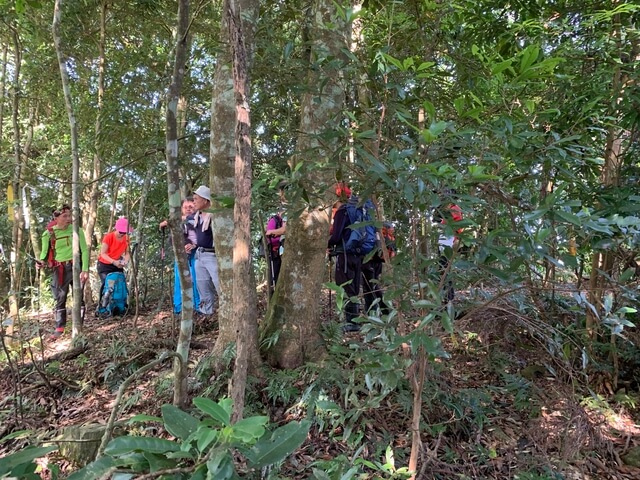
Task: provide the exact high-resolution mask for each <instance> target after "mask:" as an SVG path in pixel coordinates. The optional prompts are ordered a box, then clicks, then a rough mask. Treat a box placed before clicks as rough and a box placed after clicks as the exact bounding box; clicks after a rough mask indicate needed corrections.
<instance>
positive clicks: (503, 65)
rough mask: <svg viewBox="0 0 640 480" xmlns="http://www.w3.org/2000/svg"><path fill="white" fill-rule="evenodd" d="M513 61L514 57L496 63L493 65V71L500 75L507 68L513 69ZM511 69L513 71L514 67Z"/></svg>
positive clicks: (494, 73)
mask: <svg viewBox="0 0 640 480" xmlns="http://www.w3.org/2000/svg"><path fill="white" fill-rule="evenodd" d="M512 62H513V60H512V59H509V60H505V61H504V62H500V63H497V64H495V65H494V66H493V67H491V73H492V74H493V75H498V74H500V73H502V72H504V71H505V70H506V69H508V68H509V69H511V63H512ZM511 71H512V72H513V69H511Z"/></svg>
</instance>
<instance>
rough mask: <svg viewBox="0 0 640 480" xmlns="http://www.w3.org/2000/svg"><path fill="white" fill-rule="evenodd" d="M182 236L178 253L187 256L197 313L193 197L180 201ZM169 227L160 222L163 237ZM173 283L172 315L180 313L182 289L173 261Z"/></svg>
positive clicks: (198, 298)
mask: <svg viewBox="0 0 640 480" xmlns="http://www.w3.org/2000/svg"><path fill="white" fill-rule="evenodd" d="M180 208H181V211H182V234H183V235H184V247H183V246H182V245H181V246H180V248H178V251H180V250H183V251H184V252H185V255H186V256H187V265H188V266H189V272H190V273H191V281H192V282H193V305H194V312H195V313H199V312H200V310H199V306H200V295H199V294H198V288H197V287H196V266H195V259H196V250H195V249H193V246H194V245H195V244H196V243H197V238H196V230H195V219H194V216H193V214H194V212H195V205H194V203H193V197H192V196H188V197H186V198H185V199H183V200H182V205H181V207H180ZM168 225H169V222H168V221H167V220H163V221H162V222H160V225H159V227H160V230H161V231H162V233H163V235H164V231H165V229H166V228H167V226H168ZM173 265H174V266H173V273H174V283H173V313H175V314H178V313H181V312H182V289H181V287H180V276H179V272H178V262H177V260H176V261H174V264H173Z"/></svg>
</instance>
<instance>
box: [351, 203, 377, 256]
mask: <svg viewBox="0 0 640 480" xmlns="http://www.w3.org/2000/svg"><path fill="white" fill-rule="evenodd" d="M355 203H356V202H354V201H352V200H350V201H349V202H348V203H347V205H346V209H347V215H348V216H349V222H350V225H349V226H348V227H347V228H348V229H350V230H351V233H350V234H349V238H348V239H347V241H346V242H345V244H344V249H345V252H347V253H350V254H353V255H361V256H364V255H367V254H369V253H371V252H372V251H373V249H374V248H375V247H376V244H377V239H378V235H377V233H378V232H377V231H376V227H375V225H373V219H372V218H371V214H370V213H369V212H371V211H374V209H375V207H374V205H373V202H372V201H371V200H367V201H366V202H365V203H364V205H361V206H358V205H357V204H355Z"/></svg>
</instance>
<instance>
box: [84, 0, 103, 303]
mask: <svg viewBox="0 0 640 480" xmlns="http://www.w3.org/2000/svg"><path fill="white" fill-rule="evenodd" d="M107 8H108V2H107V0H103V1H102V2H101V4H100V40H99V41H98V82H97V84H98V98H97V102H98V103H97V112H96V123H95V126H94V128H95V132H94V139H93V148H94V152H93V168H92V171H91V178H90V181H91V190H90V191H89V195H88V199H87V203H88V208H87V211H86V212H85V218H84V224H83V225H84V226H85V228H84V234H85V237H86V241H87V248H89V251H90V252H91V251H92V250H93V249H92V248H91V246H92V245H93V241H92V240H93V236H94V233H97V236H98V237H102V235H101V233H102V232H100V231H98V230H99V229H98V228H96V227H97V223H96V222H97V220H98V197H99V195H100V190H99V178H100V174H101V171H102V151H103V144H104V142H103V140H104V133H103V131H102V119H103V116H104V90H105V88H104V84H105V79H104V77H105V65H106V63H107V60H106V55H105V44H106V41H107ZM89 261H91V258H89ZM87 283H88V284H87V286H86V290H85V299H89V300H92V298H91V297H92V295H91V282H87ZM86 303H87V307H89V306H90V304H91V303H92V301H90V302H86Z"/></svg>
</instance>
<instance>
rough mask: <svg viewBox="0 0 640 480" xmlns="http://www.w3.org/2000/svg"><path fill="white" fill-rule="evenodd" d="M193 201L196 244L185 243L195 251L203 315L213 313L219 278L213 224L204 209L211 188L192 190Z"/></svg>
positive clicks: (209, 196)
mask: <svg viewBox="0 0 640 480" xmlns="http://www.w3.org/2000/svg"><path fill="white" fill-rule="evenodd" d="M193 203H194V205H195V208H196V213H195V216H194V221H195V230H196V244H195V245H191V246H189V245H187V246H186V247H185V249H188V252H187V253H189V252H190V251H191V250H192V249H195V251H196V266H195V270H196V287H197V288H198V294H199V295H200V306H199V307H200V308H199V310H200V312H202V313H204V314H205V315H211V314H212V313H213V311H214V310H213V305H214V300H215V295H216V291H217V292H218V293H220V279H219V277H218V258H217V257H216V247H215V245H214V241H213V224H212V216H211V213H209V212H207V211H206V210H207V209H208V208H209V207H211V190H210V189H209V187H206V186H204V185H200V186H199V187H198V188H197V189H196V191H195V192H193Z"/></svg>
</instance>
